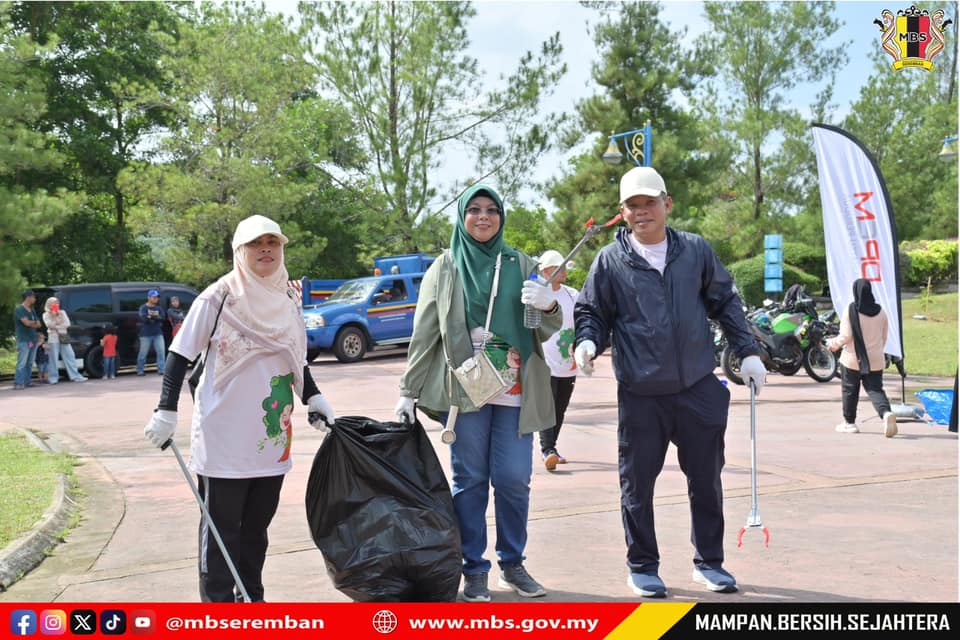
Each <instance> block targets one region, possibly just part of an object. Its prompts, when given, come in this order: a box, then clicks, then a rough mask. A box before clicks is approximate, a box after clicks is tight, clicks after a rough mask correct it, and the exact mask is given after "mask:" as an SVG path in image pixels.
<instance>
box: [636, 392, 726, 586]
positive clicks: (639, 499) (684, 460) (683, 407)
mask: <svg viewBox="0 0 960 640" xmlns="http://www.w3.org/2000/svg"><path fill="white" fill-rule="evenodd" d="M617 398H618V400H619V414H620V417H619V426H618V429H617V439H618V445H619V464H620V513H621V516H622V518H623V530H624V535H625V537H626V542H627V566H628V567H630V570H631V571H632V572H637V573H639V572H651V571H652V572H656V571H657V570H658V569H659V567H660V552H659V550H658V547H657V534H656V531H655V530H654V518H653V496H654V485H655V484H656V481H657V476H659V475H660V471H661V470H662V469H663V461H664V458H665V456H666V454H667V447H668V446H669V445H670V443H671V442H672V443H673V444H674V445H676V447H677V457H678V460H679V462H680V470H681V471H683V473H684V475H685V476H686V477H687V496H688V498H689V500H690V514H691V524H692V530H691V534H690V542H691V543H692V544H693V548H694V556H693V562H694V564H695V565H696V566H698V567H699V566H707V567H715V568H716V567H720V565H721V564H723V526H724V523H723V486H722V485H721V482H720V472H721V471H722V470H723V465H724V462H725V459H724V455H723V449H724V441H723V438H724V433H725V432H726V430H727V411H728V409H729V406H730V392H729V391H727V388H726V387H724V386H723V385H722V384H721V383H720V381H719V380H717V378H716V376H714V375H713V374H710V375H708V376H705V377H704V378H702V379H701V380H699V381H698V382H696V383H695V384H694V385H693V386H691V387H690V388H688V389H685V390H683V391H681V392H680V393H676V394H671V395H663V396H638V395H634V394H632V393H630V392H629V391H627V390H625V389H624V388H623V387H622V386H621V387H619V389H618V390H617Z"/></svg>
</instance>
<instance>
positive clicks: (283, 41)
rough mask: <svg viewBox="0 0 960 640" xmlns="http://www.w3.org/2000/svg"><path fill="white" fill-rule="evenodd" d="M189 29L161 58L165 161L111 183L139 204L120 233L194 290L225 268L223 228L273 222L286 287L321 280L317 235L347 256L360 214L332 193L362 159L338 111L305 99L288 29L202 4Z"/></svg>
mask: <svg viewBox="0 0 960 640" xmlns="http://www.w3.org/2000/svg"><path fill="white" fill-rule="evenodd" d="M192 22H193V24H190V25H187V26H185V27H184V28H183V31H182V33H181V39H180V41H179V43H178V44H177V46H176V48H175V50H174V51H173V53H172V54H171V55H170V56H168V57H166V58H164V60H163V64H164V66H165V68H167V69H168V70H169V73H171V74H172V75H173V76H174V77H175V78H176V82H177V92H176V94H174V95H173V96H172V97H171V98H170V100H171V105H172V106H173V108H175V109H176V111H177V115H178V118H177V124H176V125H175V126H174V127H172V128H170V130H169V132H168V134H167V135H166V136H165V137H164V138H163V139H162V141H161V142H160V145H159V149H158V151H159V154H160V155H159V156H158V157H161V158H163V159H164V162H162V163H155V164H150V163H147V162H137V163H133V164H131V165H130V166H129V167H128V168H127V169H125V170H124V171H123V172H121V175H120V178H119V180H118V184H119V186H120V188H121V191H122V192H123V193H124V194H125V195H127V196H128V197H131V198H133V199H134V200H135V201H136V202H137V203H138V206H137V207H136V209H135V210H134V212H133V214H132V215H131V225H132V226H134V227H135V228H136V229H137V230H138V231H139V232H140V233H141V234H143V236H144V237H146V238H147V239H148V241H149V242H150V243H151V245H152V247H153V249H154V251H155V252H156V254H157V255H159V256H160V258H161V260H162V262H163V264H164V265H165V266H166V268H167V269H169V270H170V271H171V272H173V273H175V274H177V277H178V279H179V280H182V281H185V282H189V283H193V284H195V285H197V286H204V285H206V284H208V283H209V282H210V281H211V280H213V279H214V278H216V277H218V276H219V275H221V274H222V273H223V272H224V271H226V270H228V269H229V268H230V266H231V264H232V256H233V252H232V250H231V247H230V240H231V237H232V235H233V230H234V228H235V227H236V224H237V222H238V221H239V220H241V219H243V218H245V217H247V216H250V215H253V214H262V215H266V216H269V217H271V218H273V219H276V220H277V221H278V222H279V223H280V224H281V225H282V226H283V229H284V233H286V234H287V235H288V237H290V238H291V239H292V240H293V242H291V244H290V245H288V247H287V252H286V261H287V268H288V271H289V272H290V274H291V276H292V277H299V276H300V275H305V274H310V275H312V274H314V273H317V272H318V271H320V269H319V268H318V265H321V264H323V261H322V260H320V259H319V258H318V256H320V255H321V254H322V253H323V252H324V251H325V250H326V249H327V248H328V235H330V236H335V237H337V238H338V242H340V243H342V244H340V247H339V249H340V250H342V251H344V252H345V254H346V255H347V256H355V255H356V249H355V247H356V244H357V238H358V235H357V234H358V233H359V230H360V227H359V225H357V224H353V225H352V226H351V221H352V220H354V219H356V218H360V217H362V216H363V208H362V207H361V206H360V205H358V204H357V203H356V202H354V200H353V199H352V198H350V197H344V196H343V194H341V193H339V192H340V191H341V190H343V189H344V188H343V187H342V186H341V185H342V183H343V182H344V180H343V179H342V178H341V177H339V175H338V174H342V173H343V167H344V166H346V167H351V166H352V167H356V166H358V163H359V161H360V160H361V159H362V158H361V157H360V156H359V155H358V153H357V151H356V145H355V144H353V143H352V140H351V123H350V122H349V120H348V118H347V117H346V116H345V114H344V113H343V112H342V110H341V109H339V107H337V106H336V105H335V104H333V103H331V102H330V101H326V100H323V99H320V98H318V97H317V96H316V95H314V93H313V86H314V84H315V80H316V77H315V72H314V68H313V66H312V65H310V64H309V63H308V62H306V60H305V53H306V52H305V51H304V48H303V46H302V43H301V39H300V37H299V36H298V34H297V33H296V31H295V30H294V29H293V28H292V27H291V25H290V21H289V19H286V18H283V17H281V16H276V15H271V14H268V13H267V12H266V11H265V10H264V9H263V7H255V6H251V5H247V4H224V5H213V4H203V5H201V6H200V8H199V12H198V15H197V16H196V17H195V19H194V20H193V21H192ZM351 163H352V165H351ZM351 189H352V186H351V185H349V184H347V185H346V191H347V193H351V192H352V191H351ZM360 193H361V195H362V191H361V192H360ZM378 213H380V214H381V215H382V211H380V212H378ZM328 231H329V234H328V233H327V232H328ZM331 249H332V248H331ZM351 262H352V261H351V260H341V263H344V264H350V263H351ZM351 268H353V267H352V266H351Z"/></svg>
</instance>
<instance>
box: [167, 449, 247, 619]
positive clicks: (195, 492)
mask: <svg viewBox="0 0 960 640" xmlns="http://www.w3.org/2000/svg"><path fill="white" fill-rule="evenodd" d="M167 447H170V448H171V449H173V455H175V456H176V457H177V462H178V463H179V464H180V470H181V471H183V477H184V478H186V479H187V484H189V485H190V490H191V491H193V497H194V498H196V499H197V504H199V505H200V511H202V512H203V518H204V520H206V521H207V526H208V527H210V533H212V534H213V538H214V540H216V541H217V546H218V547H220V553H222V554H223V559H224V560H226V562H227V567H229V569H230V575H231V576H233V581H234V583H235V584H236V585H237V588H238V589H239V590H240V595H241V596H243V601H244V602H250V594H248V593H247V589H246V587H244V586H243V580H241V579H240V574H239V573H237V567H236V566H235V565H234V564H233V560H232V559H231V558H230V553H229V552H227V545H225V544H224V543H223V538H221V537H220V532H219V531H218V530H217V525H215V524H214V523H213V518H212V517H210V512H209V511H207V505H206V504H205V503H204V502H203V498H201V497H200V491H199V490H197V485H196V484H195V483H194V482H193V476H191V475H190V471H189V470H188V469H187V465H186V464H184V462H183V456H181V455H180V450H179V449H177V444H176V443H175V442H174V441H173V438H171V439H170V440H167V441H166V442H164V443H163V446H162V447H160V450H161V451H163V450H164V449H166V448H167Z"/></svg>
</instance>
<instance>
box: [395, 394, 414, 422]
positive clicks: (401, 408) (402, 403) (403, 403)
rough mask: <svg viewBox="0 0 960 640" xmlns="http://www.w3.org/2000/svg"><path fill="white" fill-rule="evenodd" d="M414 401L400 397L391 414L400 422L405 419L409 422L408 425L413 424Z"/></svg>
mask: <svg viewBox="0 0 960 640" xmlns="http://www.w3.org/2000/svg"><path fill="white" fill-rule="evenodd" d="M416 402H417V401H416V400H415V399H413V398H407V397H406V396H400V399H399V400H397V406H396V407H395V408H394V410H393V412H394V413H395V414H396V415H397V418H398V419H399V420H400V422H403V418H404V417H406V418H407V420H409V421H410V424H413V422H414V415H413V408H414V405H415V404H416Z"/></svg>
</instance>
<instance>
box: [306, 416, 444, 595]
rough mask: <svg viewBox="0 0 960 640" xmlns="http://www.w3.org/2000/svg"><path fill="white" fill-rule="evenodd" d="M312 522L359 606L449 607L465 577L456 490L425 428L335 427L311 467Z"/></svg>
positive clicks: (358, 420)
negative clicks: (452, 491) (453, 491)
mask: <svg viewBox="0 0 960 640" xmlns="http://www.w3.org/2000/svg"><path fill="white" fill-rule="evenodd" d="M306 506H307V521H308V522H309V524H310V532H311V534H312V535H313V541H314V543H315V544H316V545H317V548H319V549H320V551H321V552H322V553H323V559H324V561H325V562H326V566H327V573H329V574H330V578H331V580H333V585H334V587H336V588H337V589H338V590H339V591H340V592H341V593H344V594H346V595H347V596H349V597H350V598H352V599H353V600H356V601H358V602H373V601H379V602H383V601H392V602H398V601H399V602H452V601H454V600H455V599H456V597H457V589H458V588H459V586H460V575H461V572H462V565H461V562H462V556H461V552H460V532H459V529H458V527H457V518H456V514H455V513H454V510H453V497H452V496H451V494H450V486H449V485H448V484H447V479H446V476H445V475H444V472H443V468H442V467H441V466H440V461H439V460H438V459H437V454H436V452H435V451H434V449H433V445H432V444H431V443H430V440H429V438H428V437H427V434H426V432H425V431H424V430H423V426H422V425H421V424H420V421H419V420H418V421H417V422H415V423H414V424H412V425H411V424H409V423H400V422H379V421H377V420H371V419H369V418H362V417H356V416H348V417H341V418H337V421H336V424H335V425H334V426H333V427H332V428H331V431H330V433H329V434H328V435H327V437H326V438H325V439H324V441H323V444H321V445H320V448H319V449H318V450H317V455H316V456H315V457H314V459H313V467H312V468H311V469H310V478H309V480H308V481H307V497H306Z"/></svg>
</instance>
